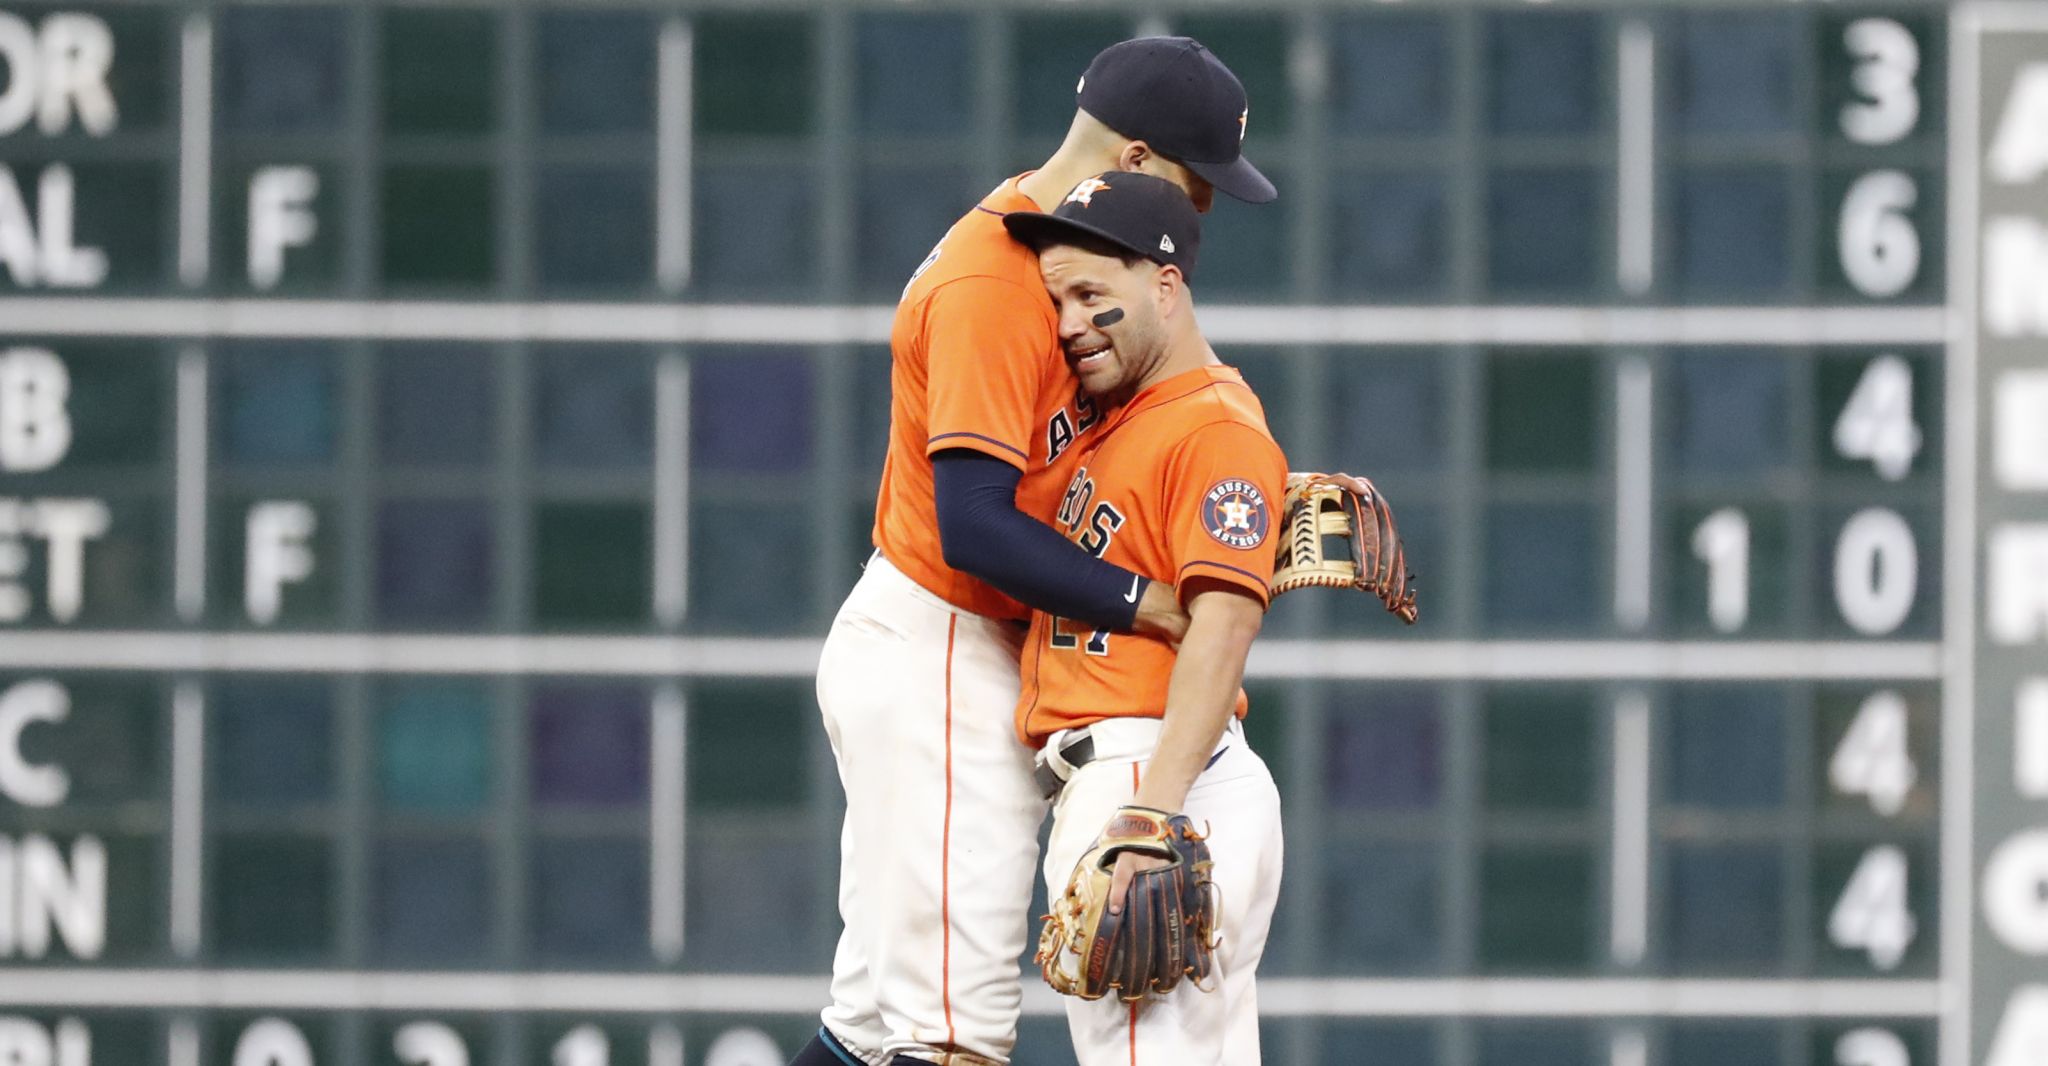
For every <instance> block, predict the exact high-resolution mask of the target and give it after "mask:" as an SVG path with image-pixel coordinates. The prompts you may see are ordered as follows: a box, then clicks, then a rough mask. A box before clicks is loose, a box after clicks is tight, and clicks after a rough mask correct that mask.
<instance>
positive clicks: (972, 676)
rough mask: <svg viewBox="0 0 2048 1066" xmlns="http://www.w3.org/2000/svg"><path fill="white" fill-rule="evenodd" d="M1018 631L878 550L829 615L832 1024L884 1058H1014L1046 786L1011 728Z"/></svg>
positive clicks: (853, 1044)
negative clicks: (918, 578) (944, 595)
mask: <svg viewBox="0 0 2048 1066" xmlns="http://www.w3.org/2000/svg"><path fill="white" fill-rule="evenodd" d="M1023 635H1024V634H1023V629H1022V627H1020V626H1014V625H1010V624H1007V623H1003V622H998V621H993V620H991V619H988V618H984V617H982V616H980V615H977V614H971V613H968V612H965V611H962V610H960V609H958V608H956V607H953V606H951V605H950V604H947V603H946V602H945V601H944V600H941V599H939V598H938V597H937V596H934V595H932V594H931V593H930V592H927V591H925V590H924V589H923V588H922V587H920V586H919V585H917V583H915V582H913V581H911V580H910V579H909V578H907V577H905V576H904V575H903V573H902V572H901V571H899V570H897V569H896V568H895V567H894V566H891V565H890V564H889V562H888V561H887V560H886V559H883V558H882V557H881V556H880V555H877V556H875V557H874V558H873V559H872V560H870V562H869V563H868V566H867V571H866V573H864V574H863V575H862V576H861V579H860V581H859V583H857V584H856V585H855V586H854V588H853V592H852V593H851V594H849V595H848V596H847V598H846V602H845V604H844V605H843V606H841V607H840V609H839V615H838V617H837V618H835V619H833V622H832V631H831V633H830V635H829V636H827V637H826V639H825V650H824V654H823V657H822V658H821V659H820V661H819V663H818V705H819V707H820V708H821V709H822V710H823V713H824V720H825V733H826V736H827V737H829V738H830V740H831V743H832V753H833V755H834V756H835V757H836V758H837V760H838V763H839V780H840V783H841V785H842V786H844V788H845V789H846V822H845V825H844V827H843V829H842V830H841V833H840V837H839V916H840V919H841V921H842V922H844V929H843V930H842V931H841V933H840V936H839V948H838V952H837V953H836V955H835V956H834V958H833V961H832V1005H831V1006H830V1007H828V1008H826V1009H825V1011H824V1012H823V1015H822V1017H823V1020H824V1023H825V1026H826V1028H828V1029H830V1030H831V1031H832V1033H833V1035H835V1036H837V1037H838V1038H839V1040H840V1042H841V1043H843V1044H845V1045H846V1046H847V1047H849V1048H851V1049H854V1050H855V1051H856V1053H858V1054H860V1055H861V1056H862V1057H864V1058H867V1059H868V1061H869V1062H870V1063H872V1064H874V1066H884V1064H886V1063H887V1062H888V1061H889V1059H890V1058H891V1057H892V1056H894V1055H896V1054H898V1053H907V1054H910V1055H913V1056H916V1057H920V1058H929V1059H931V1060H932V1061H933V1062H938V1063H946V1064H949V1066H968V1064H979V1063H984V1062H987V1063H998V1064H1000V1063H1007V1062H1008V1061H1009V1057H1010V1050H1011V1048H1012V1047H1013V1046H1015V1044H1016V1040H1017V1017H1018V1013H1019V1010H1020V1006H1021V1000H1022V991H1021V988H1020V986H1019V984H1018V965H1017V960H1018V956H1020V955H1021V954H1022V953H1023V950H1024V943H1025V936H1026V933H1027V930H1028V913H1027V912H1028V911H1029V909H1030V906H1031V878H1032V876H1033V870H1032V866H1033V864H1034V863H1035V862H1036V861H1037V858H1038V827H1039V823H1040V822H1041V821H1043V820H1044V818H1045V800H1044V799H1043V798H1042V797H1041V796H1040V795H1039V791H1038V788H1037V787H1036V786H1035V785H1034V784H1033V783H1032V780H1031V753H1030V752H1029V751H1028V750H1026V749H1025V748H1024V746H1023V745H1021V744H1019V743H1018V741H1017V737H1016V733H1015V730H1014V727H1013V725H1012V721H1013V719H1014V715H1015V713H1016V708H1017V695H1018V689H1019V686H1020V682H1019V679H1018V677H1019V675H1018V661H1017V657H1018V652H1019V649H1020V645H1021V642H1022V640H1023Z"/></svg>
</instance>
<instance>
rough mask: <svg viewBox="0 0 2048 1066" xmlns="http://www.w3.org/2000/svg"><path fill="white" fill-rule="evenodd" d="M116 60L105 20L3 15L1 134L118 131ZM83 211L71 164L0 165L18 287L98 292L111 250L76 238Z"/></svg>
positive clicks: (2, 244) (7, 255) (1, 234)
mask: <svg viewBox="0 0 2048 1066" xmlns="http://www.w3.org/2000/svg"><path fill="white" fill-rule="evenodd" d="M113 66H114V33H113V31H112V30H111V29H109V28H108V26H107V24H106V21H105V20H103V19H101V18H99V17H98V16H95V15H87V14H81V13H77V12H65V11H59V12H54V13H52V14H49V15H46V16H44V17H43V19H42V21H41V23H40V24H37V25H31V24H30V23H29V22H28V20H27V19H25V18H23V17H21V16H20V15H16V14H12V13H9V12H4V11H0V71H4V72H5V73H4V77H5V81H0V137H5V136H8V135H9V134H12V133H16V132H18V131H20V130H22V129H23V128H25V127H27V126H29V125H31V124H33V125H34V127H35V129H36V130H37V131H38V132H40V133H42V134H43V135H44V136H47V137H55V136H58V135H60V134H63V133H67V132H69V131H70V130H72V129H73V128H74V127H75V128H77V129H79V130H83V131H84V132H85V133H86V134H87V135H88V136H92V137H104V136H106V135H108V134H110V133H112V132H114V129H115V127H116V126H118V125H119V123H120V109H119V107H118V106H117V105H116V104H115V102H114V94H113V91H112V90H111V89H109V88H108V85H107V78H108V74H109V73H110V72H111V71H112V70H113ZM30 190H34V195H33V196H32V197H31V196H30V195H29V191H30ZM77 217H78V186H77V180H76V178H75V176H74V175H73V173H72V170H71V168H70V167H69V166H67V165H65V164H63V163H49V164H46V165H44V166H43V167H41V168H40V169H39V170H35V171H32V172H30V171H17V170H16V169H15V167H14V166H13V165H10V164H8V163H4V162H0V268H4V269H5V270H6V272H7V274H8V277H9V278H10V279H11V280H12V281H13V282H14V284H15V285H16V286H17V287H19V288H24V289H29V288H38V287H46V288H55V289H77V288H91V287H93V286H96V285H99V284H100V283H101V282H104V281H105V280H106V278H107V256H106V253H105V252H103V251H101V250H100V249H98V248H94V247H90V246H86V245H80V244H79V243H77V241H76V240H75V239H74V236H73V235H74V233H75V232H76V227H75V225H74V222H75V220H76V219H77Z"/></svg>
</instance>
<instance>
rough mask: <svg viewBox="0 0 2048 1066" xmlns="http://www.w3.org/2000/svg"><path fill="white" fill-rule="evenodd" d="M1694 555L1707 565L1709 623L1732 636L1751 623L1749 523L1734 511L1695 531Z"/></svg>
mask: <svg viewBox="0 0 2048 1066" xmlns="http://www.w3.org/2000/svg"><path fill="white" fill-rule="evenodd" d="M1692 553H1693V554H1694V555H1697V556H1699V557H1700V559H1701V560H1702V561H1703V562H1705V563H1706V564H1707V620H1708V621H1709V622H1712V623H1713V624H1714V628H1715V629H1716V630H1719V631H1720V632H1723V633H1733V632H1735V631H1736V630H1738V629H1741V628H1742V624H1743V623H1744V622H1746V621H1748V620H1749V519H1747V518H1745V517H1743V514H1742V512H1741V511H1738V510H1736V509H1735V508H1733V507H1723V508H1721V509H1720V510H1718V511H1715V512H1714V513H1713V514H1710V515H1708V516H1707V518H1706V521H1704V522H1701V523H1700V524H1699V528H1697V529H1694V530H1693V531H1692Z"/></svg>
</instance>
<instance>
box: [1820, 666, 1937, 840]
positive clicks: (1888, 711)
mask: <svg viewBox="0 0 2048 1066" xmlns="http://www.w3.org/2000/svg"><path fill="white" fill-rule="evenodd" d="M1906 736H1907V731H1906V698H1905V697H1904V696H1901V695H1899V694H1898V693H1896V692H1893V691H1891V690H1889V689H1887V690H1885V691H1882V692H1873V693H1871V694H1870V698H1868V699H1866V700H1864V701H1863V706H1862V707H1861V708H1859V709H1858V710H1857V711H1856V720H1855V721H1853V722H1851V723H1849V731H1848V732H1847V733H1844V734H1842V742H1841V743H1840V744H1838V745H1836V746H1835V754H1834V756H1833V757H1832V758H1830V759H1829V760H1828V782H1829V783H1830V784H1832V785H1834V786H1835V790H1836V791H1838V792H1841V793H1843V794H1845V795H1851V796H1854V795H1857V794H1859V793H1860V794H1862V795H1865V796H1869V797H1870V808H1871V809H1872V810H1874V811H1876V812H1877V813H1879V814H1882V815H1885V816H1887V817H1890V816H1891V815H1894V814H1897V813H1899V809H1900V808H1901V807H1903V806H1905V803H1906V796H1907V794H1908V793H1910V792H1912V791H1913V785H1914V783H1915V782H1916V781H1917V780H1919V770H1918V769H1917V768H1916V767H1914V765H1913V756H1912V754H1911V753H1910V752H1908V751H1907V746H1906Z"/></svg>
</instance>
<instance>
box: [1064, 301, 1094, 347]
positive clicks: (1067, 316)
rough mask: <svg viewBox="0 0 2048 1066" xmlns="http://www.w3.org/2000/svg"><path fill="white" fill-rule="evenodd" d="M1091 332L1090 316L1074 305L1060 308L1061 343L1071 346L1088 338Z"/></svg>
mask: <svg viewBox="0 0 2048 1066" xmlns="http://www.w3.org/2000/svg"><path fill="white" fill-rule="evenodd" d="M1088 330H1089V326H1088V316H1087V314H1086V313H1085V312H1083V311H1082V310H1081V309H1080V308H1078V307H1075V306H1074V305H1072V304H1068V305H1067V306H1065V307H1062V308H1060V343H1062V344H1071V343H1073V342H1074V341H1077V340H1079V339H1081V338H1082V337H1083V336H1086V335H1087V333H1088Z"/></svg>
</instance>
